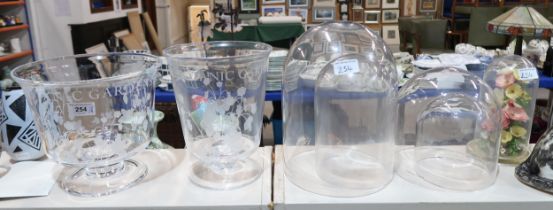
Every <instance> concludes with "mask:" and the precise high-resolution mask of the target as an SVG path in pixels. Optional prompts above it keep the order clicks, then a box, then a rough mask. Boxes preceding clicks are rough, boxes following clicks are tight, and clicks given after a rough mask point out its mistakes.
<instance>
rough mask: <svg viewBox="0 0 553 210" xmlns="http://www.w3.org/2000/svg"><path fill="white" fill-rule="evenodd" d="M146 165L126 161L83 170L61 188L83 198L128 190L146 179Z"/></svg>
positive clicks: (65, 181) (70, 176)
mask: <svg viewBox="0 0 553 210" xmlns="http://www.w3.org/2000/svg"><path fill="white" fill-rule="evenodd" d="M147 174H148V168H147V167H146V165H144V164H142V163H140V162H138V161H135V160H125V161H122V162H119V163H115V164H111V165H108V166H101V167H89V168H81V169H79V170H77V171H76V172H74V173H73V174H71V175H69V176H66V177H64V178H63V180H62V181H61V184H60V185H61V188H62V189H64V190H65V191H67V192H68V193H70V194H72V195H75V196H81V197H100V196H105V195H111V194H113V193H117V192H120V191H122V190H125V189H128V188H130V187H132V186H134V185H136V184H137V183H139V182H140V181H142V179H144V177H146V175H147Z"/></svg>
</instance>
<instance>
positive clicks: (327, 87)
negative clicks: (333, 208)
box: [283, 22, 398, 196]
mask: <svg viewBox="0 0 553 210" xmlns="http://www.w3.org/2000/svg"><path fill="white" fill-rule="evenodd" d="M397 84H398V78H397V72H396V69H395V65H394V62H393V57H392V54H391V52H390V50H389V49H388V48H387V46H386V45H385V44H384V42H383V41H382V39H381V38H379V37H378V36H377V35H376V34H375V33H374V32H372V31H371V30H369V29H368V28H366V27H365V26H363V25H360V24H356V23H350V22H327V23H324V24H322V25H319V26H316V27H314V28H312V29H311V30H309V31H308V32H306V33H305V34H304V35H302V36H301V37H300V38H299V39H298V40H296V42H295V43H294V45H293V46H292V48H291V49H290V53H289V54H288V58H287V61H286V63H285V70H284V75H283V114H284V117H283V120H284V124H283V125H284V130H283V131H284V140H283V147H284V161H285V173H286V176H287V178H288V179H289V180H291V181H292V182H293V183H295V184H296V185H298V186H300V187H301V188H303V189H305V190H308V191H311V192H315V193H319V194H324V195H331V196H358V195H365V194H368V193H371V192H374V191H375V190H377V189H378V188H380V187H382V186H384V185H385V184H386V183H387V181H389V180H388V178H391V176H390V177H388V175H389V173H391V171H389V169H390V168H389V167H393V156H391V157H387V156H386V155H387V154H388V152H387V150H388V149H389V147H388V146H389V145H392V144H393V140H392V139H393V138H389V139H390V140H392V142H387V140H388V139H386V138H388V137H389V136H388V135H389V134H388V133H387V132H380V131H382V130H386V129H392V127H393V125H395V123H377V122H379V117H389V118H390V119H388V118H386V119H384V120H392V119H395V118H393V117H394V116H395V110H392V109H391V108H392V107H394V106H393V105H390V104H388V103H392V102H391V101H390V100H391V98H393V97H394V96H395V94H394V93H395V92H393V90H396V89H397ZM368 96H371V97H368ZM380 120H382V119H380ZM390 125H392V127H389V126H390ZM386 131H387V130H386ZM379 143H382V145H381V146H382V147H380V146H376V144H379ZM368 148H371V149H368ZM369 150H370V151H369ZM378 152H382V154H376V153H378ZM392 154H393V152H392ZM348 155H349V156H348ZM373 155H376V156H373ZM369 157H370V158H372V159H366V158H369ZM384 157H385V158H384ZM384 159H385V160H384ZM386 161H388V162H386ZM390 161H391V162H390ZM372 163H378V164H377V165H379V167H382V171H379V172H376V170H372V171H371V170H370V168H367V167H369V166H368V165H367V164H372ZM319 166H320V167H319ZM357 169H359V170H360V172H362V173H359V174H354V173H350V172H351V171H353V170H357ZM340 170H342V172H340ZM348 173H349V174H348ZM379 173H382V174H379ZM349 175H351V176H349ZM348 176H349V177H348ZM373 176H379V177H382V178H381V179H380V178H379V179H378V180H376V179H375V180H370V181H374V183H370V182H369V180H366V179H368V178H367V177H373ZM364 179H365V180H364Z"/></svg>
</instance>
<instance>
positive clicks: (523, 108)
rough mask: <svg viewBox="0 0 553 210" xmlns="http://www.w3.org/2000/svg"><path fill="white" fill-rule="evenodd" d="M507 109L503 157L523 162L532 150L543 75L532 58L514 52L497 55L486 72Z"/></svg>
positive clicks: (503, 125)
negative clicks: (533, 124) (535, 111)
mask: <svg viewBox="0 0 553 210" xmlns="http://www.w3.org/2000/svg"><path fill="white" fill-rule="evenodd" d="M484 80H485V81H486V82H487V83H488V85H490V87H492V88H493V90H494V92H495V94H496V95H497V100H498V102H499V103H500V105H501V110H502V112H503V115H502V116H503V123H502V128H503V131H502V132H501V149H500V153H499V160H500V161H501V162H505V163H520V162H522V161H524V160H525V159H526V158H527V157H528V155H529V154H530V152H529V148H528V145H529V143H530V133H531V131H532V119H533V117H534V108H535V104H536V91H537V89H538V85H539V78H538V73H537V70H536V67H535V66H534V64H532V62H531V61H529V60H528V59H526V58H524V57H521V56H518V55H510V56H505V57H500V58H497V59H495V60H494V61H493V62H492V63H491V64H490V65H489V66H488V69H487V71H486V73H485V74H484Z"/></svg>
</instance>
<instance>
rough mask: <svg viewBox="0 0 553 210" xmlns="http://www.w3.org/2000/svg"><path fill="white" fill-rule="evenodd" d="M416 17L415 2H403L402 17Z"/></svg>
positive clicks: (404, 0)
mask: <svg viewBox="0 0 553 210" xmlns="http://www.w3.org/2000/svg"><path fill="white" fill-rule="evenodd" d="M415 15H417V0H403V16H415Z"/></svg>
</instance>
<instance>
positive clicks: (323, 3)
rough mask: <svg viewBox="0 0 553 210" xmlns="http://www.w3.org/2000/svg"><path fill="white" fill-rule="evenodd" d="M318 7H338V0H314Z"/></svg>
mask: <svg viewBox="0 0 553 210" xmlns="http://www.w3.org/2000/svg"><path fill="white" fill-rule="evenodd" d="M313 6H316V7H336V0H313Z"/></svg>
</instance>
